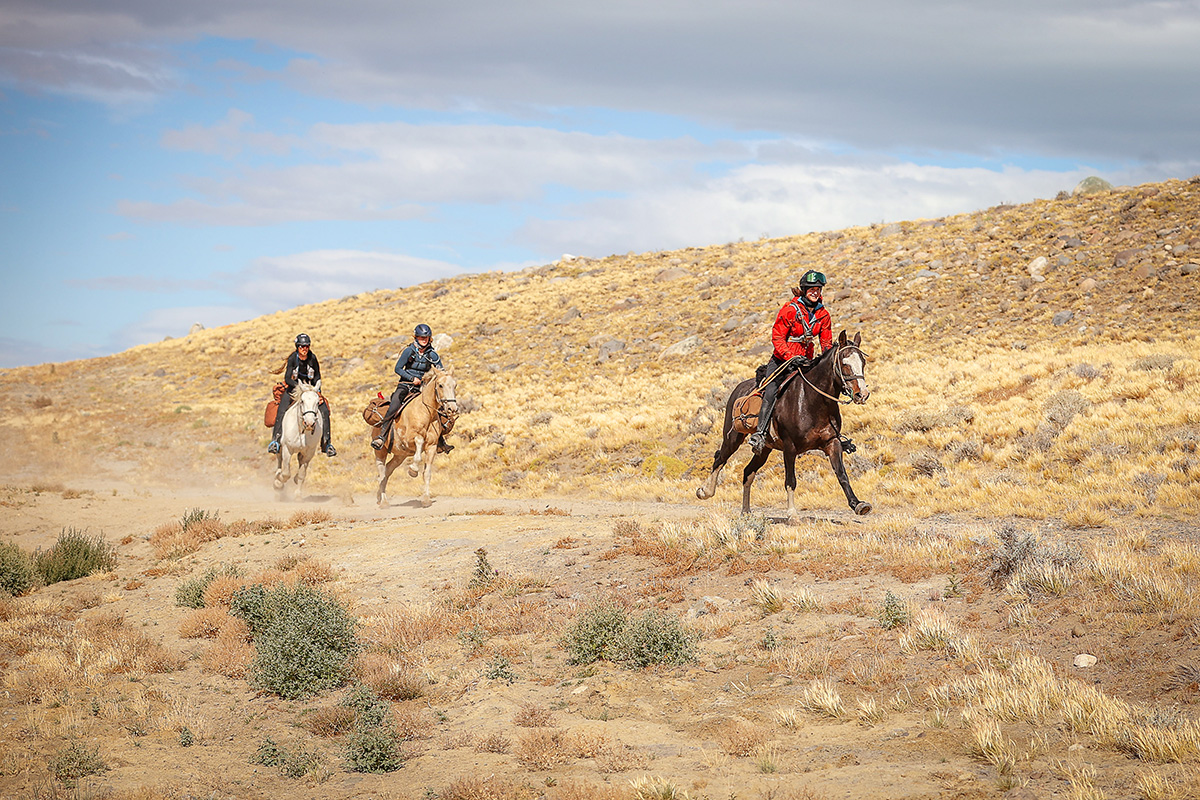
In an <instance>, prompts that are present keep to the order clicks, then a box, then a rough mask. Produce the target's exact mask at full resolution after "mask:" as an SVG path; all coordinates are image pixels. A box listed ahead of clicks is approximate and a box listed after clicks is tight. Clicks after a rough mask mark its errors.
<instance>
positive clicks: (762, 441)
mask: <svg viewBox="0 0 1200 800" xmlns="http://www.w3.org/2000/svg"><path fill="white" fill-rule="evenodd" d="M748 441H749V442H750V449H751V450H753V451H754V455H756V456H757V455H760V454H761V453H762V451H763V449H764V448H765V447H766V446H767V435H766V434H765V433H763V432H762V431H755V432H754V433H752V434H750V439H749V440H748Z"/></svg>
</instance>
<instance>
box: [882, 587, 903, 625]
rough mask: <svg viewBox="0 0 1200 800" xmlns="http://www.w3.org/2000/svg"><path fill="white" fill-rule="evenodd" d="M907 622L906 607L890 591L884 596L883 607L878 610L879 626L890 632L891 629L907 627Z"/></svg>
mask: <svg viewBox="0 0 1200 800" xmlns="http://www.w3.org/2000/svg"><path fill="white" fill-rule="evenodd" d="M908 620H909V613H908V607H907V606H905V605H904V601H903V600H901V599H900V598H899V597H897V596H896V595H895V594H893V593H892V592H890V591H889V592H887V593H886V594H884V596H883V605H882V606H881V607H880V609H879V624H880V625H881V626H882V627H883V628H884V629H885V630H889V631H890V630H891V629H892V628H899V627H902V626H904V625H907V624H908Z"/></svg>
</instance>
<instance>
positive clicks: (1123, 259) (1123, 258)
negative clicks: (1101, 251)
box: [1113, 247, 1145, 269]
mask: <svg viewBox="0 0 1200 800" xmlns="http://www.w3.org/2000/svg"><path fill="white" fill-rule="evenodd" d="M1143 252H1145V251H1143V250H1142V248H1140V247H1134V248H1130V249H1129V250H1122V251H1121V252H1119V253H1117V254H1116V255H1115V256H1113V266H1114V267H1116V268H1117V269H1121V268H1122V267H1124V266H1125V265H1126V264H1128V263H1129V262H1130V261H1133V260H1134V259H1135V258H1137V257H1138V256H1140V255H1141V254H1142V253H1143Z"/></svg>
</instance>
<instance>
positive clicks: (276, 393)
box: [263, 383, 332, 428]
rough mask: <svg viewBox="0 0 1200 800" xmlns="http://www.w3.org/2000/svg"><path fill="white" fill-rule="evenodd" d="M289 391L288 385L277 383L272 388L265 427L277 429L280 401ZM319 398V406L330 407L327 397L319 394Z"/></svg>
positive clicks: (264, 415)
mask: <svg viewBox="0 0 1200 800" xmlns="http://www.w3.org/2000/svg"><path fill="white" fill-rule="evenodd" d="M287 390H288V388H287V384H286V383H277V384H275V386H274V387H272V388H271V400H270V401H269V402H268V403H267V408H266V411H264V412H263V425H265V426H267V427H268V428H274V427H275V418H276V417H278V416H279V400H280V399H281V398H282V397H283V395H284V393H285V392H287ZM317 397H319V398H320V400H319V403H318V404H319V405H323V406H329V401H328V400H326V399H325V395H323V394H321V393H320V392H317ZM330 408H332V406H330Z"/></svg>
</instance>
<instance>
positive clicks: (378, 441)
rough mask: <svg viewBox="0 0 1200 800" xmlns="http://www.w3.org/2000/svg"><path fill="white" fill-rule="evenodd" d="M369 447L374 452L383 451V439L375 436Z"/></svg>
mask: <svg viewBox="0 0 1200 800" xmlns="http://www.w3.org/2000/svg"><path fill="white" fill-rule="evenodd" d="M371 447H372V448H373V449H375V450H382V449H383V437H382V436H376V437H375V438H374V439H372V440H371Z"/></svg>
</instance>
